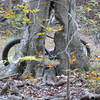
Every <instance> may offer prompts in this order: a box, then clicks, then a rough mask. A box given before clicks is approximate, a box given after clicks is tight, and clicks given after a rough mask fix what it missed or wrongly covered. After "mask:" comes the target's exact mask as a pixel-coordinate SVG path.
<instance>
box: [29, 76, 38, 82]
mask: <svg viewBox="0 0 100 100" xmlns="http://www.w3.org/2000/svg"><path fill="white" fill-rule="evenodd" d="M29 80H30V81H32V82H37V81H38V80H39V79H37V78H33V77H32V76H31V77H30V78H29Z"/></svg>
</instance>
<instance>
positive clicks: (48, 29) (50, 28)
mask: <svg viewBox="0 0 100 100" xmlns="http://www.w3.org/2000/svg"><path fill="white" fill-rule="evenodd" d="M53 29H54V28H53V27H46V30H47V31H49V32H50V31H53Z"/></svg>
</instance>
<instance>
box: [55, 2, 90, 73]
mask: <svg viewBox="0 0 100 100" xmlns="http://www.w3.org/2000/svg"><path fill="white" fill-rule="evenodd" d="M58 1H59V2H62V1H61V0H58ZM62 5H63V7H62V6H61V5H60V4H56V6H55V11H56V18H57V19H58V20H59V21H60V23H61V24H62V25H63V26H64V30H63V31H61V32H56V34H55V54H56V55H58V56H59V58H60V61H61V64H60V66H59V67H58V73H59V74H64V73H66V70H67V69H68V55H67V54H66V52H69V53H70V54H71V53H74V54H75V55H76V57H77V60H76V61H75V63H73V64H72V65H71V69H73V68H79V69H81V70H88V67H89V63H88V58H87V57H86V56H85V55H84V54H83V51H82V47H81V45H80V39H79V36H78V32H77V23H76V13H75V0H64V2H63V3H62ZM64 7H66V9H65V8H64Z"/></svg>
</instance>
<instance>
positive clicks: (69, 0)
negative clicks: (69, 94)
mask: <svg viewBox="0 0 100 100" xmlns="http://www.w3.org/2000/svg"><path fill="white" fill-rule="evenodd" d="M54 3H55V8H54V9H55V15H56V18H57V19H58V20H59V22H60V24H61V25H63V30H62V31H59V32H56V34H55V40H54V41H55V50H54V52H55V54H56V55H58V57H59V59H60V65H59V66H58V67H57V68H56V71H57V74H65V73H66V70H67V68H68V65H69V63H68V62H69V61H68V59H69V56H68V53H69V54H70V53H73V52H74V53H75V54H76V57H77V61H76V62H75V64H73V65H74V68H80V69H85V70H87V69H88V60H87V58H86V57H85V55H84V54H83V52H82V50H81V45H80V41H79V37H78V34H77V33H78V32H77V30H76V28H77V27H76V14H75V1H74V0H63V2H62V0H58V1H54ZM29 7H30V9H36V8H37V9H40V12H39V13H37V14H32V13H30V14H29V15H28V16H27V17H29V18H30V20H31V22H32V23H29V24H27V25H26V26H25V31H24V33H23V39H22V41H21V46H20V49H19V53H18V54H17V56H18V57H25V56H37V54H36V52H38V53H40V52H41V55H43V54H44V48H45V47H44V46H45V42H44V41H45V36H39V35H37V33H39V32H44V30H43V28H42V27H41V26H40V25H41V24H42V25H45V26H46V22H41V21H39V20H37V19H36V16H38V17H39V18H42V19H47V18H48V17H49V9H50V0H42V1H41V0H32V1H31V2H30V4H29ZM10 66H11V68H10V69H9V70H8V73H10V74H11V73H15V72H17V73H29V74H30V73H31V74H32V75H33V76H34V77H44V81H47V82H48V83H50V81H51V82H54V81H56V78H55V73H56V71H55V69H54V68H47V66H46V65H45V64H44V63H40V62H36V61H26V62H20V63H17V64H11V65H10ZM72 68H73V67H72Z"/></svg>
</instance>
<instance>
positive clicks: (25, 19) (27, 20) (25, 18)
mask: <svg viewBox="0 0 100 100" xmlns="http://www.w3.org/2000/svg"><path fill="white" fill-rule="evenodd" d="M23 21H24V22H23V24H26V23H30V22H31V21H30V19H29V18H28V17H24V18H23Z"/></svg>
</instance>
